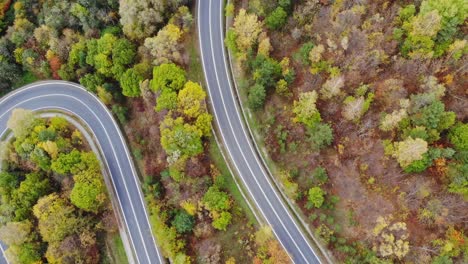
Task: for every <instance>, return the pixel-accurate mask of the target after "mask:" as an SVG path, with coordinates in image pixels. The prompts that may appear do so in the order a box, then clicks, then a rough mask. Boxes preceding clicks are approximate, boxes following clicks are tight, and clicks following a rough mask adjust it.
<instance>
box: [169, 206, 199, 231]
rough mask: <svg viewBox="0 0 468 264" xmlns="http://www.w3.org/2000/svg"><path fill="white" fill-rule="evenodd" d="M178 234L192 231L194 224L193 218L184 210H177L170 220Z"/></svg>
mask: <svg viewBox="0 0 468 264" xmlns="http://www.w3.org/2000/svg"><path fill="white" fill-rule="evenodd" d="M171 224H172V226H174V227H175V228H176V230H177V232H178V233H179V234H185V233H189V232H191V231H192V229H193V226H194V225H195V218H194V217H193V216H191V215H189V214H188V213H187V212H185V211H184V210H179V211H177V213H176V215H175V216H174V219H173V220H172V222H171Z"/></svg>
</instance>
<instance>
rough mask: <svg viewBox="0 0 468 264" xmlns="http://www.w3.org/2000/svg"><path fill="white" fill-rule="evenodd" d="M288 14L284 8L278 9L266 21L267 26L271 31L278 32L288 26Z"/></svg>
mask: <svg viewBox="0 0 468 264" xmlns="http://www.w3.org/2000/svg"><path fill="white" fill-rule="evenodd" d="M287 18H288V13H286V11H284V9H283V8H282V7H277V8H276V9H275V10H274V11H273V12H271V14H270V15H268V16H267V18H266V19H265V24H266V26H267V27H268V28H269V29H271V30H277V29H279V28H281V27H283V26H284V24H286V20H287Z"/></svg>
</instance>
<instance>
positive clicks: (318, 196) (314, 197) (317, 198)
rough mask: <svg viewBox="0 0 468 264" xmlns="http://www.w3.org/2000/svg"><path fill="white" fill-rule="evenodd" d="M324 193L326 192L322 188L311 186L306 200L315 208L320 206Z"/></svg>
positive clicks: (323, 199)
mask: <svg viewBox="0 0 468 264" xmlns="http://www.w3.org/2000/svg"><path fill="white" fill-rule="evenodd" d="M325 194H326V193H325V191H324V190H322V188H320V187H312V188H310V189H309V192H308V195H307V201H308V202H309V203H310V204H311V205H312V206H314V207H315V208H320V207H322V204H323V202H324V201H325Z"/></svg>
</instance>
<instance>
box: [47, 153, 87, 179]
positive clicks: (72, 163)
mask: <svg viewBox="0 0 468 264" xmlns="http://www.w3.org/2000/svg"><path fill="white" fill-rule="evenodd" d="M80 163H81V152H80V151H78V150H76V149H74V150H72V151H71V152H70V153H61V154H59V156H58V158H57V159H56V160H54V161H53V162H52V164H51V165H50V168H51V169H52V171H54V172H56V173H58V174H62V175H66V174H69V173H71V172H77V170H76V167H77V165H78V164H80Z"/></svg>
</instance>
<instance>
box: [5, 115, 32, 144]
mask: <svg viewBox="0 0 468 264" xmlns="http://www.w3.org/2000/svg"><path fill="white" fill-rule="evenodd" d="M34 120H35V117H34V113H33V112H32V111H31V110H26V109H22V108H16V109H13V111H12V113H11V117H10V119H8V122H7V126H8V128H9V129H11V131H13V134H14V135H15V137H17V138H22V137H25V136H26V135H27V134H28V133H29V132H30V130H31V128H33V125H34Z"/></svg>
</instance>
